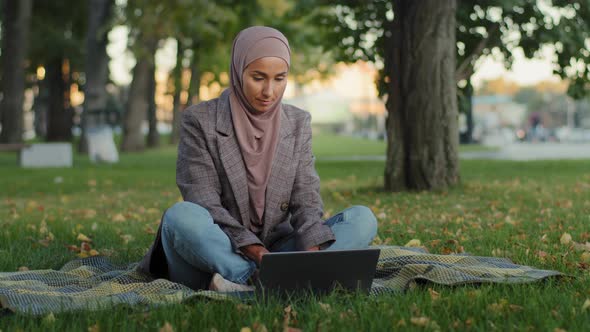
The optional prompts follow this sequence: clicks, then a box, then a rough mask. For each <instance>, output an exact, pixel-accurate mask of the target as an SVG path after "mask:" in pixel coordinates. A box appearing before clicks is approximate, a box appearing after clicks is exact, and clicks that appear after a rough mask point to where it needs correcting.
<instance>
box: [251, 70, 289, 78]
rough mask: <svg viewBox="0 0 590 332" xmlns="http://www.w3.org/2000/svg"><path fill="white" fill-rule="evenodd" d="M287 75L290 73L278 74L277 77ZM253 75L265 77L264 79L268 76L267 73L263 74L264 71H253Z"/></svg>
mask: <svg viewBox="0 0 590 332" xmlns="http://www.w3.org/2000/svg"><path fill="white" fill-rule="evenodd" d="M287 73H288V72H286V71H284V72H282V73H278V74H276V75H275V76H284V75H287ZM252 74H256V75H261V76H264V77H266V76H268V75H267V74H266V73H265V72H262V71H259V70H253V71H252Z"/></svg>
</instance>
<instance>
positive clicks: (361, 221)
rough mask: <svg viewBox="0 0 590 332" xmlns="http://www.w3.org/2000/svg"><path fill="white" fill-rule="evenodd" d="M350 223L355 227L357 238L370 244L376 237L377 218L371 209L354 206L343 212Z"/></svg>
mask: <svg viewBox="0 0 590 332" xmlns="http://www.w3.org/2000/svg"><path fill="white" fill-rule="evenodd" d="M345 214H347V215H348V216H347V217H348V218H350V221H352V222H353V224H354V225H356V226H357V231H358V233H357V234H358V236H359V238H362V239H367V241H368V242H371V241H372V240H373V238H374V237H375V235H377V218H376V217H375V214H374V213H373V211H371V209H369V208H368V207H366V206H363V205H355V206H352V207H350V208H348V209H347V211H345Z"/></svg>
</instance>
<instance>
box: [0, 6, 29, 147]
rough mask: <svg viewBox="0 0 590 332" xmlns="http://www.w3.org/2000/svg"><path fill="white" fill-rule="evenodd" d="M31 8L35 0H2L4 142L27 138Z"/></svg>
mask: <svg viewBox="0 0 590 332" xmlns="http://www.w3.org/2000/svg"><path fill="white" fill-rule="evenodd" d="M31 8H32V0H20V1H3V3H2V13H3V16H2V21H3V22H2V69H1V70H2V76H3V77H2V96H3V97H2V100H1V101H0V124H1V125H2V131H1V132H0V142H2V143H20V142H22V140H23V102H24V92H25V67H26V64H25V60H26V53H27V46H28V42H27V40H28V33H29V24H30V21H31Z"/></svg>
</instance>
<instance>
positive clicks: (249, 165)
mask: <svg viewBox="0 0 590 332" xmlns="http://www.w3.org/2000/svg"><path fill="white" fill-rule="evenodd" d="M263 57H278V58H281V59H283V60H285V62H286V63H287V65H288V66H289V65H290V60H291V57H290V48H289V42H288V41H287V38H285V36H283V34H282V33H281V32H279V31H278V30H276V29H273V28H269V27H262V26H255V27H250V28H247V29H244V30H242V31H241V32H240V33H239V34H238V35H237V36H236V38H235V39H234V43H233V48H232V61H231V66H230V71H231V76H230V90H231V93H230V96H229V102H230V108H231V114H232V122H233V126H234V131H235V133H236V137H237V141H238V145H239V147H240V150H241V152H242V158H243V160H244V164H245V166H246V174H247V177H248V179H247V180H248V181H247V182H248V195H249V202H250V229H251V230H252V231H253V232H255V233H260V231H261V230H262V225H263V220H264V219H263V214H264V208H265V203H266V202H265V195H266V187H267V185H268V179H269V178H270V172H271V167H272V161H273V158H274V154H275V150H276V147H277V143H278V140H279V128H280V119H281V112H282V111H281V109H282V108H281V105H282V103H281V101H282V99H283V96H282V95H281V96H279V98H277V100H276V102H275V104H274V105H272V107H271V108H270V109H269V110H268V111H265V112H259V111H257V110H256V109H254V108H253V107H252V105H250V103H249V102H248V100H247V99H246V96H245V94H244V90H243V80H242V76H243V73H244V70H245V69H246V67H248V65H249V64H250V63H252V62H253V61H255V60H257V59H260V58H263Z"/></svg>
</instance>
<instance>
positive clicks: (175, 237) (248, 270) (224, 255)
mask: <svg viewBox="0 0 590 332" xmlns="http://www.w3.org/2000/svg"><path fill="white" fill-rule="evenodd" d="M162 222H163V225H162V245H163V247H164V253H165V255H166V261H167V262H168V274H169V279H170V280H171V281H173V282H177V283H181V284H184V285H186V286H188V287H191V288H193V289H203V288H207V287H208V284H209V281H210V280H211V276H212V275H213V273H219V274H221V275H222V276H223V277H224V278H225V279H227V280H230V281H233V282H236V283H241V284H244V283H246V281H247V280H248V278H249V277H250V276H251V275H252V273H254V270H255V269H256V263H254V261H252V260H250V259H248V258H246V257H244V256H242V255H239V254H237V253H236V252H235V251H234V249H233V248H232V245H231V243H230V240H229V238H228V237H227V235H226V234H225V233H224V232H223V231H222V230H221V228H220V227H219V226H218V225H217V224H215V223H214V222H213V218H211V215H210V214H209V212H208V211H207V210H206V209H205V208H203V207H201V206H199V205H197V204H194V203H190V202H180V203H176V204H175V205H174V206H173V207H171V208H170V209H168V211H166V213H165V215H164V218H163V221H162ZM324 224H326V225H328V226H330V228H331V229H332V232H334V236H335V238H336V241H335V242H334V243H332V244H331V245H330V246H329V247H328V248H326V249H325V250H339V249H360V248H366V247H368V246H369V244H370V243H371V241H372V240H373V238H374V237H375V235H376V233H377V220H376V219H375V215H374V214H373V212H371V210H370V209H369V208H367V207H365V206H353V207H350V208H348V209H346V210H344V211H342V212H340V213H338V214H336V215H334V216H333V217H331V218H329V219H328V220H326V221H325V222H324ZM295 250H296V249H295V239H294V237H291V238H290V239H289V240H287V241H286V242H285V243H284V244H282V245H281V246H280V247H279V248H278V250H275V251H295Z"/></svg>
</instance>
